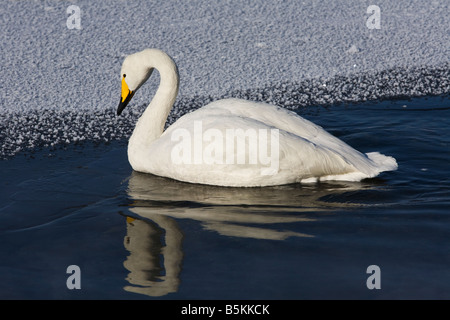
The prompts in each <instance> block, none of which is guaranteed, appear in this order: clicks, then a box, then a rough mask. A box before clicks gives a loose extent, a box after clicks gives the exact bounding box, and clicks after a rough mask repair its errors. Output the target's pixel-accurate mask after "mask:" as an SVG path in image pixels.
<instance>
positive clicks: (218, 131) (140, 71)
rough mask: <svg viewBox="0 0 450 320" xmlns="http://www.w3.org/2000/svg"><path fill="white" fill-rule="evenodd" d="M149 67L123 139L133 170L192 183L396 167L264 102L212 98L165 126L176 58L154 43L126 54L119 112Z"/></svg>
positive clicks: (238, 183)
mask: <svg viewBox="0 0 450 320" xmlns="http://www.w3.org/2000/svg"><path fill="white" fill-rule="evenodd" d="M155 69H156V70H157V71H158V72H159V75H160V83H159V87H158V89H157V90H156V93H155V95H154V97H153V99H152V100H151V102H150V104H149V105H148V107H147V108H146V109H145V111H144V112H143V114H142V115H141V117H140V118H139V119H138V121H137V123H136V126H135V128H134V130H133V133H132V135H131V137H130V139H129V143H128V160H129V163H130V165H131V167H132V168H133V170H135V171H139V172H144V173H151V174H154V175H157V176H162V177H167V178H172V179H175V180H180V181H184V182H190V183H197V184H207V185H216V186H227V187H262V186H274V185H283V184H290V183H314V182H319V181H330V180H336V181H360V180H362V179H364V178H371V177H375V176H377V175H378V174H379V173H380V172H383V171H391V170H396V169H397V162H396V160H395V159H394V158H393V157H390V156H385V155H382V154H380V153H378V152H370V153H367V154H363V153H361V152H359V151H357V150H355V149H353V148H352V147H350V146H349V145H347V144H346V143H345V142H343V141H341V140H340V139H338V138H336V137H334V136H333V135H331V134H330V133H328V132H327V131H325V130H324V129H323V128H322V127H320V126H318V125H315V124H314V123H312V122H310V121H308V120H306V119H304V118H302V117H300V116H299V115H297V114H296V113H294V112H292V111H289V110H286V109H284V108H281V107H278V106H274V105H270V104H266V103H260V102H258V103H257V102H251V101H247V100H242V99H234V98H231V99H223V100H218V101H214V102H212V103H210V104H208V105H206V106H204V107H202V108H199V109H197V110H195V111H193V112H191V113H187V114H185V115H184V116H182V117H180V118H179V119H178V120H177V121H176V122H175V123H173V124H172V125H171V126H169V127H168V128H167V129H166V130H164V127H165V122H166V120H167V116H168V115H169V112H170V110H171V109H172V107H173V104H174V102H175V99H176V97H177V94H178V88H179V76H178V68H177V66H176V64H175V62H174V60H173V59H172V58H171V57H170V56H169V55H167V54H166V53H165V52H163V51H161V50H159V49H145V50H143V51H140V52H137V53H134V54H131V55H128V56H127V57H126V58H125V59H124V61H123V64H122V68H121V79H122V80H121V81H122V83H121V86H122V87H121V89H122V91H121V98H120V103H119V106H118V109H117V115H118V116H119V115H120V114H121V113H122V111H123V110H124V108H125V107H126V106H127V105H128V104H129V102H130V100H131V98H132V97H133V96H134V94H135V93H136V91H137V90H138V89H139V88H140V87H141V86H142V85H143V84H144V83H145V82H146V81H147V79H148V78H149V77H150V76H151V74H152V72H153V71H154V70H155Z"/></svg>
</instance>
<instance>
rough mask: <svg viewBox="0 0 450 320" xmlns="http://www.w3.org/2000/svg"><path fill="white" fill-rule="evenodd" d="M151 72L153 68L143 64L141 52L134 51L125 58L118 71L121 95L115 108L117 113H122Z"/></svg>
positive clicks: (143, 58)
mask: <svg viewBox="0 0 450 320" xmlns="http://www.w3.org/2000/svg"><path fill="white" fill-rule="evenodd" d="M152 72H153V68H150V67H146V66H145V57H144V56H143V55H142V52H138V53H134V54H132V55H129V56H127V57H126V58H125V60H124V61H123V64H122V69H121V71H120V77H121V78H122V95H121V97H120V103H119V107H118V108H117V115H120V114H121V113H122V111H123V109H125V107H126V106H127V105H128V103H129V102H130V100H131V98H132V97H133V95H134V93H135V92H136V90H137V89H139V88H140V87H141V86H142V85H143V84H144V82H145V81H147V79H148V78H149V77H150V76H151V74H152Z"/></svg>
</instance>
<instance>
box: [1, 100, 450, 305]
mask: <svg viewBox="0 0 450 320" xmlns="http://www.w3.org/2000/svg"><path fill="white" fill-rule="evenodd" d="M299 113H300V114H302V115H303V116H304V117H305V118H307V119H310V120H312V121H314V122H315V123H317V124H319V125H322V126H323V127H324V128H325V129H327V130H328V131H329V132H331V133H333V134H334V135H336V136H338V137H339V138H341V139H342V140H344V141H346V142H348V143H349V144H350V145H352V146H353V147H355V148H356V149H358V150H360V151H362V152H370V151H379V152H381V153H383V154H386V155H391V156H394V157H395V158H396V159H397V162H398V164H399V169H398V170H397V171H395V172H387V173H383V174H382V175H381V176H379V177H377V178H375V179H368V180H364V181H362V182H360V183H321V184H318V185H288V186H279V187H271V188H249V189H238V188H219V187H211V186H200V185H191V184H186V183H181V182H176V181H172V180H169V179H165V178H160V177H155V176H152V175H146V174H140V173H136V172H132V169H131V168H130V166H129V164H128V161H127V157H126V141H115V142H111V143H109V144H99V145H93V144H89V143H85V144H83V145H81V146H68V147H67V148H66V150H62V149H61V150H56V151H51V155H50V156H49V151H48V150H47V151H46V150H41V151H36V152H35V153H34V154H33V155H32V156H29V155H28V156H24V155H22V154H18V155H16V156H15V157H14V158H12V159H9V160H4V161H2V162H1V164H2V166H1V168H0V174H1V177H2V179H1V193H0V200H1V202H0V203H1V206H0V217H1V221H2V223H1V224H0V298H3V299H10V298H18V299H92V298H96V299H416V298H421V299H422V298H424V299H449V298H450V268H449V267H450V255H449V249H450V246H449V243H448V239H449V236H450V224H449V223H450V212H449V208H450V196H449V191H450V180H449V179H450V178H449V165H448V163H449V158H450V157H449V156H450V148H449V143H450V120H449V119H450V103H449V98H448V96H447V97H425V98H415V99H411V100H395V101H384V102H378V103H375V102H371V103H364V104H355V105H340V106H333V107H328V108H324V107H309V108H305V109H302V110H300V111H299ZM70 265H77V266H79V267H80V270H81V278H80V279H81V289H80V290H76V289H74V290H69V289H68V288H67V286H66V280H67V279H68V277H69V276H70V274H68V273H66V270H67V267H68V266H70ZM370 265H377V266H378V267H379V268H380V272H381V274H380V281H381V282H380V283H381V289H373V290H369V289H368V288H367V286H366V281H367V279H368V277H369V276H371V274H368V273H367V272H366V271H367V268H368V266H370Z"/></svg>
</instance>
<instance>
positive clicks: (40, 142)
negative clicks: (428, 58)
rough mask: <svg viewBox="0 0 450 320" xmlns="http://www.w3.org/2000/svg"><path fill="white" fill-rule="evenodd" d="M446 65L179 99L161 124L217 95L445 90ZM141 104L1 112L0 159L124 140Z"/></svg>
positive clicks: (295, 100) (325, 97) (449, 74)
mask: <svg viewBox="0 0 450 320" xmlns="http://www.w3.org/2000/svg"><path fill="white" fill-rule="evenodd" d="M449 79H450V67H449V65H448V64H444V65H442V66H439V67H434V68H429V67H428V68H425V67H422V68H412V69H409V70H406V69H401V68H397V69H392V70H386V71H382V72H375V73H372V74H357V75H353V76H352V77H343V76H338V77H334V78H331V79H311V80H305V81H302V82H299V83H280V84H276V85H273V86H270V87H265V88H256V89H247V90H243V91H239V90H234V91H231V92H229V93H227V94H225V95H223V96H219V97H212V96H197V97H192V98H183V97H182V98H180V99H178V100H177V101H176V102H175V105H174V108H173V109H172V112H171V113H170V114H169V117H168V119H167V125H170V124H172V123H173V122H175V121H176V120H177V119H178V118H179V117H181V116H182V115H184V114H185V113H187V112H190V111H192V110H195V109H197V108H199V107H202V106H203V105H206V104H207V103H209V102H212V101H214V100H218V99H222V98H230V97H235V98H242V99H247V100H252V101H261V102H268V103H272V104H275V105H278V106H282V107H285V108H288V109H291V110H296V109H298V108H301V107H308V106H319V105H321V106H327V105H333V104H340V103H358V102H365V101H377V100H378V101H379V100H386V99H407V98H411V97H420V96H432V95H445V94H448V93H449V92H450V80H449ZM145 107H146V104H141V105H139V106H137V105H132V106H130V107H129V108H127V109H126V111H125V112H124V114H123V115H122V116H120V117H118V116H116V114H115V109H114V107H112V108H111V109H109V110H108V109H106V110H78V111H73V110H64V109H58V110H56V111H55V110H50V109H47V110H45V109H44V110H30V111H29V112H27V113H23V112H14V111H6V112H5V114H4V115H3V117H2V121H0V141H1V142H2V143H1V150H0V158H2V159H7V158H10V157H12V156H14V155H15V154H17V153H20V152H30V151H32V150H33V149H36V148H37V149H39V148H42V147H44V148H48V147H50V148H55V149H57V148H60V147H63V146H64V145H68V144H74V143H75V144H77V143H83V142H84V141H92V142H101V143H104V142H109V141H113V140H122V139H127V138H128V137H129V136H130V135H131V132H132V130H133V128H134V125H135V123H136V121H137V119H138V117H139V116H140V115H141V114H142V112H143V110H144V108H145Z"/></svg>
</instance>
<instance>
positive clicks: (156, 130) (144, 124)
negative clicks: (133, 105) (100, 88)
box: [128, 49, 179, 152]
mask: <svg viewBox="0 0 450 320" xmlns="http://www.w3.org/2000/svg"><path fill="white" fill-rule="evenodd" d="M142 54H143V58H142V64H143V65H142V68H145V69H148V70H150V71H149V72H151V70H153V69H156V70H158V72H159V75H160V78H161V80H160V83H159V87H158V90H157V91H156V93H155V96H154V97H153V99H152V101H151V102H150V104H149V105H148V107H147V109H145V111H144V113H143V114H142V116H141V117H140V118H139V120H138V122H137V123H136V127H135V128H134V131H133V134H132V136H131V138H130V141H129V144H128V152H143V151H144V152H145V151H146V150H148V147H149V146H150V145H151V143H152V142H153V141H155V140H156V139H158V138H159V137H160V136H161V134H162V133H163V131H164V125H165V123H166V120H167V116H168V115H169V112H170V110H171V109H172V106H173V104H174V102H175V99H176V97H177V94H178V83H179V77H178V70H177V66H176V64H175V62H174V61H173V60H172V59H171V58H170V57H169V56H168V55H167V54H165V53H164V52H162V51H159V50H155V49H147V50H144V51H143V52H142Z"/></svg>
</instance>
